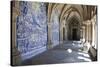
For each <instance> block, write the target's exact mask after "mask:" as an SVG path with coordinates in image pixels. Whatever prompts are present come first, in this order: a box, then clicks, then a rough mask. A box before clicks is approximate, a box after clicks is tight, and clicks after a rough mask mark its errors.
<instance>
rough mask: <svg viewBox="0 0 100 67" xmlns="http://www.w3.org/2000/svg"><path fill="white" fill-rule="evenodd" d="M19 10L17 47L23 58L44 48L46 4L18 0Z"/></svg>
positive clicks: (45, 41) (45, 42) (31, 55)
mask: <svg viewBox="0 0 100 67" xmlns="http://www.w3.org/2000/svg"><path fill="white" fill-rule="evenodd" d="M19 12H20V15H19V16H17V18H16V19H17V21H16V27H17V28H16V29H17V31H16V32H17V47H18V50H19V52H20V53H21V57H22V60H25V59H28V58H31V57H33V56H35V55H38V54H39V53H42V52H44V51H45V50H46V45H47V15H46V5H45V4H44V3H37V2H24V1H20V2H19Z"/></svg>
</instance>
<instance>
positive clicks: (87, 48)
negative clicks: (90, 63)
mask: <svg viewBox="0 0 100 67" xmlns="http://www.w3.org/2000/svg"><path fill="white" fill-rule="evenodd" d="M89 24H90V21H89V20H87V21H86V22H85V25H86V28H85V34H86V35H85V38H86V41H85V43H84V44H83V51H84V52H86V53H87V52H88V50H89V48H90V43H89Z"/></svg>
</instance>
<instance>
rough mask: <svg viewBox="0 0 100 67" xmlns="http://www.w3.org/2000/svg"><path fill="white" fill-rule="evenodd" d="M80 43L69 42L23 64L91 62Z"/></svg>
mask: <svg viewBox="0 0 100 67" xmlns="http://www.w3.org/2000/svg"><path fill="white" fill-rule="evenodd" d="M81 48H82V46H81V45H80V43H79V42H78V41H68V42H65V43H64V44H61V45H58V46H56V47H54V48H53V49H50V50H48V51H46V52H44V53H42V54H40V55H38V56H36V57H33V58H31V59H28V60H26V61H24V62H23V65H37V64H38V65H39V64H56V63H75V62H90V61H91V59H90V56H89V55H88V54H87V53H84V52H82V51H81Z"/></svg>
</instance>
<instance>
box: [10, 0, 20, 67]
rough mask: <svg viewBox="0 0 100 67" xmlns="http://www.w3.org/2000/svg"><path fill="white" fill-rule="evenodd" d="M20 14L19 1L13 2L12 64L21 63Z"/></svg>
mask: <svg viewBox="0 0 100 67" xmlns="http://www.w3.org/2000/svg"><path fill="white" fill-rule="evenodd" d="M18 15H20V12H19V2H17V1H15V2H14V1H12V2H11V27H12V28H11V32H12V35H11V36H12V38H11V41H12V42H11V65H13V66H14V65H21V61H22V60H21V56H20V52H19V51H18V48H17V44H16V18H17V16H18Z"/></svg>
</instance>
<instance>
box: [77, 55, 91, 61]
mask: <svg viewBox="0 0 100 67" xmlns="http://www.w3.org/2000/svg"><path fill="white" fill-rule="evenodd" d="M77 58H78V59H83V60H85V61H91V60H90V59H88V58H85V57H81V56H78V57H77Z"/></svg>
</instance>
